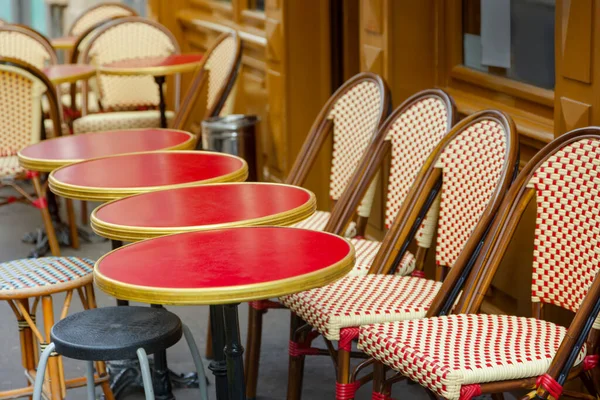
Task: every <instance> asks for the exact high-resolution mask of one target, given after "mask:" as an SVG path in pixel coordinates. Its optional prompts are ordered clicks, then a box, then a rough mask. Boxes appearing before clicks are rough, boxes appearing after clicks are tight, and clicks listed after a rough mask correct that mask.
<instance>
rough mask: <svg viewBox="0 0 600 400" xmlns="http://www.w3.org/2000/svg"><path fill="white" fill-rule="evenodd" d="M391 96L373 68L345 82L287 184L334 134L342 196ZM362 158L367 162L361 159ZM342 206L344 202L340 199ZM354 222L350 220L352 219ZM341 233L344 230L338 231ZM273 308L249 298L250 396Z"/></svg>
mask: <svg viewBox="0 0 600 400" xmlns="http://www.w3.org/2000/svg"><path fill="white" fill-rule="evenodd" d="M389 109H390V97H389V92H388V89H387V86H386V85H385V83H384V82H383V80H382V79H381V78H380V77H379V76H377V75H374V74H371V73H361V74H358V75H356V76H354V77H353V78H351V79H350V80H348V81H347V82H346V83H345V84H344V85H342V86H341V87H340V88H339V89H338V90H337V91H336V92H335V93H334V94H333V95H332V96H331V97H330V98H329V100H328V101H327V103H326V104H325V106H324V107H323V109H322V110H321V112H320V113H319V115H318V117H317V119H316V120H315V122H314V123H313V126H312V128H311V131H310V132H309V133H308V136H307V137H306V140H305V141H304V145H303V147H302V149H301V150H300V153H299V154H298V156H297V157H296V161H295V163H294V165H293V167H292V169H291V171H290V174H289V175H288V178H287V180H286V183H288V184H291V185H297V186H302V185H303V184H304V182H305V180H306V178H307V176H308V174H309V172H310V170H311V168H312V165H313V164H314V162H315V160H316V158H317V155H318V154H319V151H320V150H322V148H323V146H324V143H325V140H326V138H327V136H329V135H330V134H331V135H332V136H333V143H334V144H333V149H332V165H331V173H330V181H329V193H330V199H331V203H332V204H333V205H336V204H339V203H337V200H338V199H339V197H340V196H341V194H342V193H343V191H344V188H345V187H346V186H348V185H349V184H350V182H351V181H353V180H356V177H358V176H359V175H357V174H358V173H360V166H361V165H364V163H365V160H367V161H368V160H369V159H370V158H371V155H372V154H371V153H372V151H371V149H372V147H373V146H370V145H372V144H374V143H376V142H379V141H380V140H379V136H380V133H379V132H378V129H379V127H380V126H381V124H382V123H383V121H384V119H385V117H386V116H387V115H388V114H389ZM361 159H362V160H363V161H361ZM373 194H374V191H372V190H371V191H370V192H369V193H368V194H367V195H366V196H363V197H362V198H361V201H362V202H361V204H360V206H358V204H357V207H355V209H357V208H358V215H359V220H360V221H359V222H358V224H356V225H354V226H355V227H356V229H357V230H358V233H359V234H361V235H362V234H363V233H364V231H363V229H364V227H365V226H366V218H368V216H369V214H370V212H371V203H372V199H373ZM340 205H341V204H340ZM330 215H331V214H330V213H329V212H327V211H317V212H316V213H315V214H314V215H313V216H312V217H310V218H308V219H307V220H305V221H303V222H301V223H299V224H297V225H296V226H298V227H303V228H307V229H316V230H321V229H323V228H324V227H325V225H326V224H327V222H328V220H329V216H330ZM348 222H349V221H348ZM338 233H339V232H338ZM272 308H281V305H280V304H279V303H277V302H274V301H268V300H263V301H255V302H251V303H250V309H249V315H248V336H247V343H246V358H245V362H246V365H245V371H246V393H247V397H248V398H254V397H255V396H256V384H257V380H258V364H259V358H260V346H261V336H262V319H263V314H264V313H265V312H266V311H267V310H269V309H272Z"/></svg>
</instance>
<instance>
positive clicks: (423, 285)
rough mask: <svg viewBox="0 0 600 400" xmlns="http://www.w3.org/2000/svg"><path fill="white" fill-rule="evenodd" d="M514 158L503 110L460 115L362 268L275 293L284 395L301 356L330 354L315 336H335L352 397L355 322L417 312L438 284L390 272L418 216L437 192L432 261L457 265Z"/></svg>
mask: <svg viewBox="0 0 600 400" xmlns="http://www.w3.org/2000/svg"><path fill="white" fill-rule="evenodd" d="M517 158H518V141H517V138H516V129H515V128H514V124H513V123H512V121H511V120H510V118H509V117H508V116H506V115H504V114H502V113H500V112H496V111H484V112H481V113H477V114H474V115H472V116H471V117H469V118H466V119H465V120H463V121H461V122H460V123H459V124H457V125H456V126H455V127H454V128H453V129H452V131H451V132H450V133H449V134H447V135H446V136H445V137H444V139H443V140H442V141H441V142H440V144H439V145H438V146H437V147H436V149H435V150H434V151H433V153H432V154H431V155H430V156H429V158H428V159H427V161H425V164H424V167H423V169H422V170H421V172H420V173H419V175H418V177H417V179H416V181H415V183H414V184H413V185H412V188H411V189H410V191H409V194H408V195H407V197H406V199H405V201H404V203H403V205H402V207H401V208H400V211H399V212H398V214H397V215H396V218H395V220H394V223H393V224H392V227H391V228H390V230H389V232H388V233H387V234H386V236H385V238H384V242H383V244H382V247H381V249H380V250H379V252H378V254H377V256H376V257H375V260H374V262H373V265H372V266H371V268H370V270H369V272H370V273H369V274H368V275H363V276H347V277H345V278H342V279H340V280H339V281H337V282H335V283H333V284H331V285H328V286H325V287H322V288H318V289H314V290H310V291H307V292H301V293H297V294H293V295H290V296H285V297H283V298H281V299H280V300H281V302H282V303H283V304H284V305H285V306H286V307H288V308H289V309H290V310H291V311H292V313H293V314H292V324H291V333H290V337H291V341H290V370H289V381H288V385H289V386H288V399H297V398H300V394H301V389H302V386H301V384H302V370H303V365H304V358H305V356H306V355H312V354H330V353H329V351H328V350H321V349H316V348H312V347H311V341H312V340H314V339H315V337H317V336H318V335H322V336H323V337H324V339H325V340H326V342H327V344H328V349H329V350H333V348H334V347H333V345H332V344H331V341H334V340H335V341H339V343H338V349H337V351H333V352H332V353H331V354H335V358H336V359H334V361H335V362H336V365H337V384H336V398H337V399H351V398H353V397H354V392H355V391H356V389H357V388H358V387H359V385H360V383H361V381H357V382H350V381H351V374H350V355H351V345H352V341H353V340H354V339H355V338H356V337H357V335H358V327H359V326H360V325H364V324H369V323H377V322H387V321H399V320H406V319H416V318H421V317H423V316H424V315H425V313H426V311H427V308H428V307H429V304H430V303H431V301H432V300H433V299H434V297H435V296H436V294H437V293H438V292H439V290H440V287H441V285H442V284H441V283H440V282H439V281H436V280H431V279H426V278H424V277H420V276H411V277H408V276H399V275H397V274H395V272H396V269H397V268H398V267H399V266H401V265H402V263H401V261H398V260H402V259H403V258H404V257H405V255H406V250H407V247H408V245H409V244H410V242H411V241H412V239H413V238H414V236H415V232H416V231H417V228H419V226H420V221H422V219H421V218H423V217H425V213H426V212H427V211H428V210H429V208H430V207H431V205H432V203H433V204H435V198H436V197H437V196H438V194H440V200H439V201H440V204H439V207H440V209H439V217H438V234H437V244H436V248H435V253H436V262H437V265H438V266H439V268H445V269H449V268H452V269H453V270H454V269H456V270H458V271H461V270H462V269H464V268H465V265H466V264H467V261H468V260H469V258H470V257H471V256H472V255H473V253H474V251H475V249H476V247H477V245H478V243H479V242H480V240H481V239H482V237H483V235H484V232H485V230H486V229H487V227H488V225H489V223H490V222H491V221H492V218H493V216H494V214H495V212H496V211H497V209H498V206H499V204H500V201H501V200H502V197H503V196H504V193H505V192H506V190H507V189H508V187H509V186H510V182H511V178H512V177H513V176H514V171H515V170H516V166H517ZM405 162H406V161H405ZM431 216H432V215H431V214H429V217H431ZM380 267H383V268H382V269H381V270H380ZM437 275H438V277H442V276H444V275H445V274H439V273H438V274H437ZM304 322H305V323H306V324H304V325H302V324H303V323H304ZM312 329H314V330H312Z"/></svg>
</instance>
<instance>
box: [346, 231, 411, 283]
mask: <svg viewBox="0 0 600 400" xmlns="http://www.w3.org/2000/svg"><path fill="white" fill-rule="evenodd" d="M350 243H352V245H353V246H354V250H355V251H356V264H355V265H354V268H353V269H352V271H350V273H349V274H348V276H361V275H366V274H367V273H368V272H369V268H371V264H373V260H374V259H375V256H376V255H377V252H378V251H379V248H380V247H381V242H378V241H376V240H367V239H356V238H354V239H350ZM416 265H417V260H416V259H415V256H414V255H413V254H412V253H411V252H409V251H407V252H406V253H405V254H404V257H402V260H401V261H400V264H398V268H397V270H396V275H401V276H404V275H408V274H410V273H411V272H413V271H414V269H415V267H416Z"/></svg>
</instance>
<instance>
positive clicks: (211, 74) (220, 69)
mask: <svg viewBox="0 0 600 400" xmlns="http://www.w3.org/2000/svg"><path fill="white" fill-rule="evenodd" d="M241 60H242V44H241V41H240V38H239V36H238V34H237V33H236V32H234V31H232V32H228V33H223V34H222V35H220V36H219V37H218V38H217V40H216V41H215V43H213V45H212V46H211V47H210V48H209V50H208V51H207V52H206V57H205V60H204V62H203V64H202V66H201V67H200V68H199V69H198V71H197V72H196V73H195V75H194V78H193V80H192V84H191V85H190V87H189V89H188V90H187V92H186V94H185V96H184V98H183V101H182V103H181V107H180V109H179V111H178V112H177V115H176V116H175V119H174V120H173V128H175V129H182V130H186V131H190V132H198V133H199V132H200V129H199V126H200V122H201V121H202V120H203V119H205V118H208V117H215V116H218V115H219V114H220V112H221V110H222V108H223V105H224V104H225V102H226V101H227V97H228V96H229V94H230V93H231V90H232V88H233V85H234V83H235V80H236V78H237V75H238V72H239V68H240V64H241ZM205 86H206V88H205ZM202 94H206V98H205V99H201V100H204V101H199V100H200V99H199V96H200V95H202Z"/></svg>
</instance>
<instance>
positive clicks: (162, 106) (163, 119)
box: [154, 76, 167, 128]
mask: <svg viewBox="0 0 600 400" xmlns="http://www.w3.org/2000/svg"><path fill="white" fill-rule="evenodd" d="M154 81H155V82H156V84H157V85H158V95H159V99H160V101H159V103H158V108H159V110H160V127H161V128H166V127H167V104H166V102H165V92H164V85H165V77H164V76H155V77H154Z"/></svg>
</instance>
